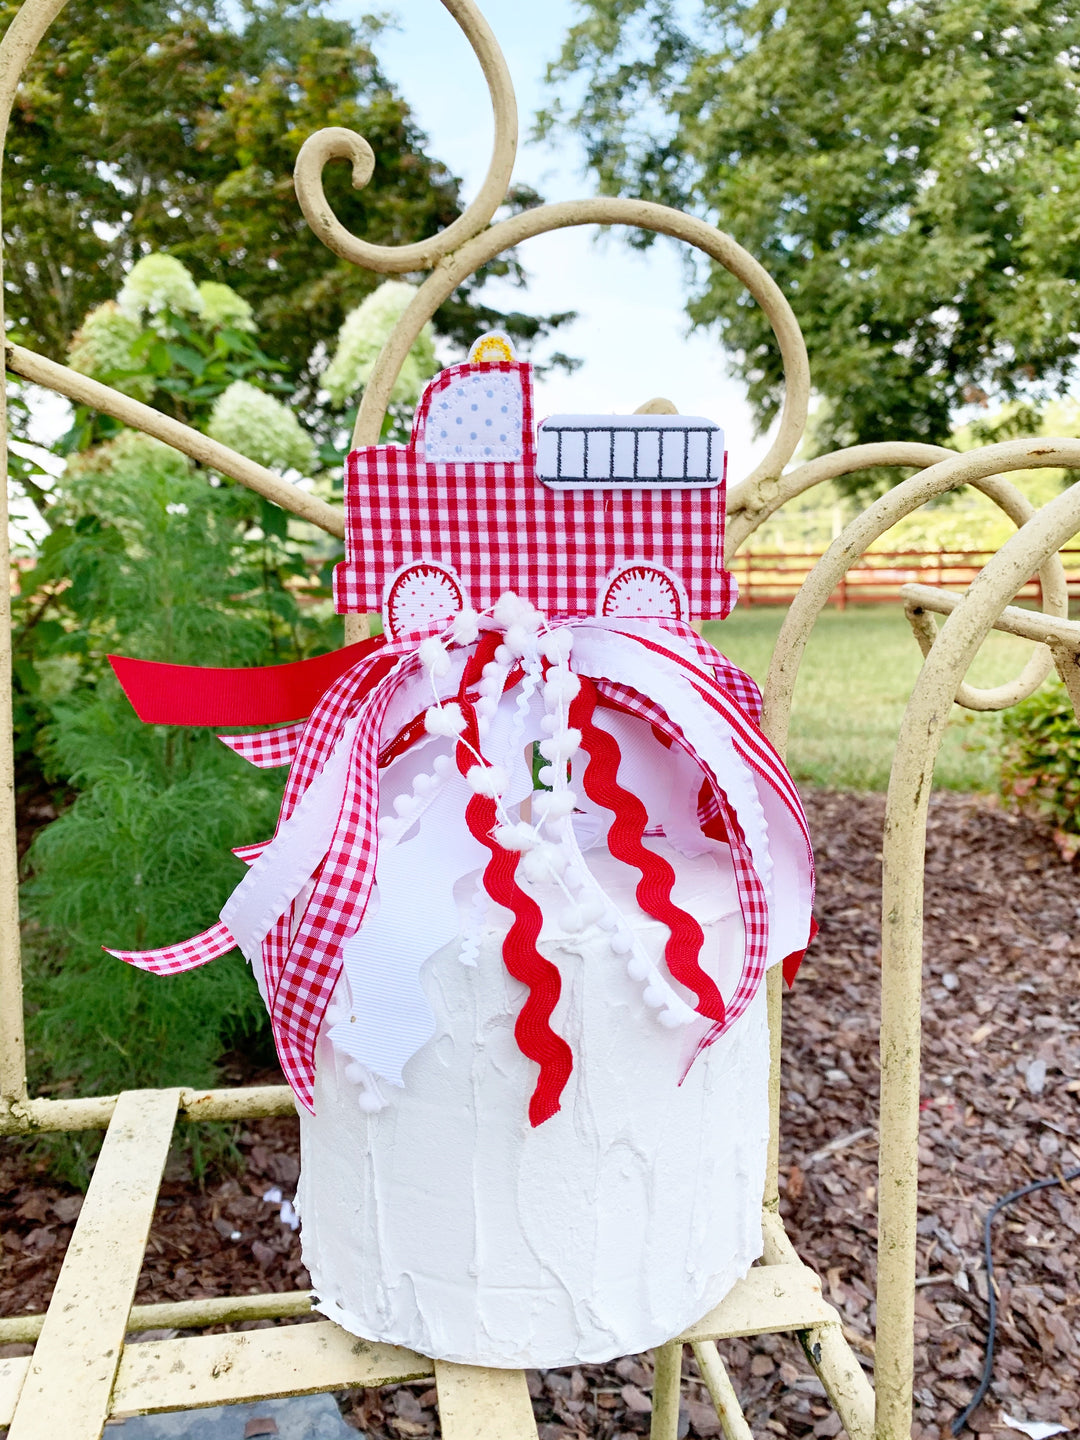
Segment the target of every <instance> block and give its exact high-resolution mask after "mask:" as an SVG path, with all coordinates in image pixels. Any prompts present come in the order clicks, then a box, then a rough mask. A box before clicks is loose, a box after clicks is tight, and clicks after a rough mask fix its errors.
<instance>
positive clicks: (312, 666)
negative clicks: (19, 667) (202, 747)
mask: <svg viewBox="0 0 1080 1440" xmlns="http://www.w3.org/2000/svg"><path fill="white" fill-rule="evenodd" d="M385 643H386V641H385V638H384V637H383V636H382V635H375V636H372V638H371V639H370V640H360V641H359V642H358V643H357V644H355V645H346V646H345V648H344V650H333V651H331V653H330V654H329V655H316V656H315V657H314V659H311V660H298V661H296V663H295V664H292V665H263V666H258V667H255V668H251V669H240V670H230V669H221V668H218V667H216V666H212V665H207V666H203V665H163V664H160V663H159V662H158V661H156V660H132V659H130V658H129V657H128V656H126V655H110V656H109V664H110V665H111V666H112V668H113V670H114V671H115V672H116V678H117V679H118V680H119V681H120V686H121V689H122V690H123V692H124V694H125V695H126V696H127V697H128V699H129V700H130V701H131V703H132V705H133V706H134V708H135V713H136V715H138V717H139V719H140V720H142V721H143V722H144V723H145V724H147V725H284V724H285V723H286V722H287V721H291V720H303V719H305V718H306V717H307V716H308V715H310V714H311V712H312V710H313V709H314V708H315V705H316V703H317V702H318V700H319V698H320V696H322V695H323V694H324V693H325V692H326V690H327V689H328V688H329V686H331V685H332V684H333V683H334V681H335V680H337V679H338V677H339V676H341V675H343V674H344V673H345V671H346V670H351V669H352V667H353V666H354V665H355V664H356V662H357V661H358V660H363V659H364V658H365V656H367V655H370V654H371V653H372V652H373V651H375V650H378V649H380V648H381V647H382V646H383V645H384V644H385Z"/></svg>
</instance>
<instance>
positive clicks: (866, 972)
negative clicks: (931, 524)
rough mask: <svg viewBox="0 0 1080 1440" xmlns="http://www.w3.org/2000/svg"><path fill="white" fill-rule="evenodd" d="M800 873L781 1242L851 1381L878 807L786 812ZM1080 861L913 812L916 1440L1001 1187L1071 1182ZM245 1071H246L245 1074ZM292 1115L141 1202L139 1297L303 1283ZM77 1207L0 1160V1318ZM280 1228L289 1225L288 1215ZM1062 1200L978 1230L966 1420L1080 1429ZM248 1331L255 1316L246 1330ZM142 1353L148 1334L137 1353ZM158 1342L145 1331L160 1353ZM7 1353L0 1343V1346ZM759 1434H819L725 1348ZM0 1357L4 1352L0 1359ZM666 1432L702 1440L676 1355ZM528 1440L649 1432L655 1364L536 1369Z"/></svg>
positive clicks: (766, 1353) (37, 1174)
mask: <svg viewBox="0 0 1080 1440" xmlns="http://www.w3.org/2000/svg"><path fill="white" fill-rule="evenodd" d="M807 801H808V808H809V810H810V815H811V820H812V823H813V828H814V833H815V837H816V845H817V853H818V859H819V866H820V881H819V903H818V917H819V920H820V922H821V934H820V936H819V938H818V940H817V941H816V943H815V945H814V947H813V949H812V951H811V954H810V956H809V957H808V959H807V961H806V963H805V965H804V967H803V970H802V972H801V974H800V977H799V981H798V983H797V985H796V987H795V989H794V990H793V991H792V992H791V993H790V995H788V997H787V999H786V1002H785V1006H786V1020H785V1057H786V1058H785V1075H784V1115H783V1130H782V1139H783V1155H782V1188H783V1207H784V1214H785V1217H786V1220H787V1224H788V1229H789V1233H790V1234H791V1235H792V1237H793V1239H794V1241H795V1243H796V1245H797V1247H798V1249H799V1250H800V1252H801V1253H802V1255H803V1256H804V1257H805V1258H806V1260H807V1261H809V1262H810V1263H811V1264H813V1265H814V1266H815V1267H816V1268H817V1270H818V1271H819V1273H820V1274H821V1276H822V1279H823V1283H824V1285H825V1288H826V1292H827V1294H828V1295H829V1296H830V1298H831V1299H832V1301H833V1303H834V1304H836V1305H837V1306H838V1307H839V1309H840V1311H841V1312H842V1314H843V1316H844V1318H845V1320H846V1322H847V1324H848V1326H849V1327H850V1330H851V1332H852V1333H853V1335H854V1336H855V1337H856V1340H857V1341H858V1337H860V1336H861V1337H864V1338H863V1339H862V1341H861V1342H859V1343H860V1348H861V1350H862V1352H863V1363H864V1364H865V1366H866V1368H867V1370H868V1371H871V1372H872V1369H873V1360H872V1351H873V1347H872V1344H871V1343H870V1341H869V1337H870V1335H871V1334H872V1333H873V1323H874V1301H873V1287H874V1244H875V1218H874V1217H875V1210H874V1204H875V1184H876V1154H875V1137H876V1130H875V1126H876V1093H877V1078H876V1077H877V1016H878V1009H879V1001H878V962H879V958H880V950H879V933H878V924H879V900H878V896H879V884H880V844H881V825H882V816H883V811H884V801H883V798H882V797H880V796H873V795H871V796H866V795H858V796H855V795H841V794H832V793H824V792H817V793H813V792H811V793H810V794H809V795H808V796H807ZM1078 879H1080V867H1078V866H1077V865H1072V866H1067V865H1065V864H1064V863H1063V862H1062V861H1061V859H1060V858H1059V856H1058V854H1057V852H1056V850H1055V848H1054V845H1053V843H1052V841H1051V838H1050V836H1049V833H1048V832H1046V831H1045V830H1043V829H1041V828H1040V827H1038V826H1037V825H1035V824H1034V823H1033V822H1031V821H1029V820H1027V819H1024V818H1019V817H1016V816H1013V815H1010V814H1007V813H1005V812H1003V811H1002V810H1001V809H999V808H997V807H996V806H994V805H993V804H992V803H990V802H989V801H988V800H986V799H981V798H978V797H971V796H957V795H950V794H941V795H938V796H936V797H935V799H934V802H933V806H932V809H931V821H930V832H929V852H928V862H927V897H926V950H925V954H926V960H925V992H924V993H925V1000H924V1025H923V1037H924V1042H923V1125H922V1135H921V1144H920V1160H921V1177H920V1178H921V1192H920V1202H919V1212H920V1218H919V1263H918V1274H919V1286H918V1290H917V1296H916V1313H917V1319H916V1390H917V1408H916V1425H915V1430H914V1434H915V1436H916V1437H917V1440H921V1437H926V1440H938V1437H945V1436H947V1435H948V1422H949V1421H950V1420H951V1419H952V1418H953V1416H954V1415H955V1414H956V1413H957V1412H958V1411H959V1410H960V1409H962V1408H963V1406H964V1405H965V1404H966V1403H967V1401H968V1399H969V1398H970V1396H971V1394H972V1392H973V1391H974V1389H975V1386H976V1384H977V1381H978V1376H979V1373H980V1369H981V1363H982V1347H983V1341H984V1336H985V1333H986V1319H987V1306H986V1296H987V1279H986V1274H985V1269H984V1266H983V1261H982V1251H981V1227H982V1219H983V1216H984V1214H985V1212H986V1210H987V1208H988V1207H989V1206H990V1205H991V1204H992V1203H993V1202H994V1201H995V1200H996V1199H997V1198H999V1197H1000V1196H1001V1195H1003V1194H1004V1193H1005V1192H1006V1191H1010V1190H1012V1189H1015V1188H1018V1187H1020V1186H1022V1185H1025V1184H1027V1183H1029V1182H1030V1181H1032V1180H1037V1179H1043V1178H1046V1177H1048V1176H1054V1175H1059V1174H1061V1173H1063V1172H1064V1171H1067V1170H1068V1169H1070V1168H1071V1167H1074V1166H1076V1165H1078V1164H1080V1159H1078V1156H1080V1136H1078V1127H1077V1113H1076V1112H1077V1104H1078V1096H1080V980H1078V978H1077V977H1078V967H1077V959H1078V958H1080V925H1078V923H1077V922H1078V920H1080V883H1078ZM246 1078H249V1079H251V1078H255V1077H250V1076H249V1077H246ZM296 1128H297V1127H296V1123H295V1121H289V1120H270V1121H264V1122H261V1123H258V1124H252V1125H251V1126H250V1127H248V1128H246V1129H242V1130H239V1131H238V1132H237V1133H236V1134H235V1135H234V1136H233V1137H232V1138H233V1140H234V1142H235V1147H236V1150H235V1161H234V1165H233V1167H232V1168H231V1169H229V1168H228V1167H226V1166H224V1165H222V1166H218V1167H216V1168H212V1169H211V1171H210V1172H209V1174H208V1175H207V1176H206V1177H205V1179H204V1181H203V1183H202V1185H201V1186H199V1185H196V1184H194V1183H193V1182H192V1180H191V1177H190V1173H189V1171H188V1170H187V1168H186V1164H185V1162H183V1161H181V1160H179V1159H178V1160H177V1161H175V1162H173V1163H172V1164H171V1165H170V1169H169V1170H168V1172H167V1174H166V1179H165V1183H164V1184H163V1186H162V1190H161V1199H160V1202H159V1205H158V1210H157V1215H156V1218H155V1222H154V1228H153V1232H152V1235H151V1239H150V1246H149V1249H148V1252H147V1257H146V1264H145V1267H144V1270H143V1273H142V1276H141V1279H140V1282H139V1290H138V1300H139V1301H140V1302H144V1303H145V1302H150V1301H156V1300H168V1299H180V1298H185V1297H193V1296H208V1295H217V1294H227V1293H234V1294H235V1293H254V1292H260V1291H266V1290H294V1289H297V1288H301V1287H303V1286H305V1285H306V1283H307V1277H306V1274H305V1272H304V1270H303V1267H302V1265H301V1262H300V1255H299V1244H298V1239H297V1236H296V1234H295V1233H294V1232H293V1231H292V1230H291V1229H290V1228H289V1227H288V1225H287V1224H286V1223H283V1222H282V1219H281V1214H280V1209H281V1207H280V1204H279V1203H278V1202H277V1201H276V1200H273V1199H271V1200H267V1199H264V1196H266V1195H267V1193H268V1192H269V1193H271V1194H272V1193H273V1192H275V1191H279V1192H280V1193H281V1195H282V1197H283V1198H284V1199H286V1200H287V1199H288V1198H289V1197H290V1196H291V1194H292V1192H293V1187H294V1186H295V1182H296V1177H297V1173H298V1161H297V1134H296ZM79 1203H80V1201H79V1196H78V1195H77V1194H76V1193H75V1192H73V1191H70V1190H65V1189H63V1188H62V1187H59V1186H57V1185H55V1184H50V1183H48V1179H47V1176H46V1175H44V1174H43V1173H42V1171H41V1170H40V1169H39V1168H37V1163H36V1162H34V1161H33V1159H32V1158H31V1157H30V1156H29V1154H28V1152H27V1149H26V1147H25V1145H24V1144H23V1143H22V1142H8V1143H7V1145H6V1146H5V1147H4V1149H3V1151H2V1152H0V1235H2V1236H3V1251H2V1254H0V1313H3V1314H7V1315H12V1314H18V1313H20V1312H31V1311H40V1310H43V1309H44V1308H45V1306H46V1304H47V1302H48V1298H49V1294H50V1291H51V1287H52V1285H53V1282H54V1279H55V1276H56V1273H57V1270H58V1268H59V1264H60V1261H61V1258H62V1256H63V1253H64V1248H65V1246H66V1244H67V1242H68V1239H69V1238H70V1234H71V1228H72V1224H73V1222H74V1219H75V1216H76V1214H77V1212H78V1207H79ZM286 1214H287V1212H286ZM1078 1251H1080V1182H1077V1183H1076V1184H1075V1185H1073V1186H1064V1187H1055V1188H1052V1189H1048V1190H1046V1191H1044V1192H1042V1193H1040V1194H1037V1195H1034V1196H1032V1197H1030V1198H1028V1199H1025V1200H1023V1201H1021V1202H1020V1203H1019V1204H1018V1205H1016V1206H1014V1207H1013V1208H1012V1209H1010V1210H1009V1211H1007V1212H1006V1213H1005V1214H1003V1215H1002V1216H1001V1218H1000V1219H999V1221H998V1222H997V1226H996V1234H995V1267H996V1283H997V1288H998V1294H999V1300H1000V1311H999V1329H998V1355H997V1362H996V1366H995V1377H996V1378H995V1381H994V1385H993V1388H992V1391H991V1395H990V1397H988V1399H987V1401H986V1402H985V1403H984V1404H983V1406H981V1407H980V1409H979V1410H978V1411H977V1412H976V1413H975V1415H974V1416H973V1418H972V1427H973V1430H974V1431H975V1432H976V1433H981V1434H988V1433H990V1432H992V1431H1000V1430H1001V1428H1002V1426H1003V1421H1002V1415H1003V1413H1004V1414H1008V1415H1011V1416H1013V1417H1026V1418H1028V1419H1037V1420H1043V1421H1058V1422H1060V1423H1061V1424H1063V1425H1066V1426H1069V1427H1072V1426H1075V1425H1077V1424H1080V1379H1078V1376H1080V1286H1078V1284H1077V1254H1078ZM264 1323H269V1322H264ZM147 1338H149V1337H147ZM155 1338H157V1337H155ZM26 1348H27V1347H8V1348H7V1352H6V1353H12V1351H13V1350H15V1349H22V1350H25V1349H26ZM721 1350H722V1353H723V1354H724V1357H725V1360H726V1361H727V1364H728V1367H729V1370H730V1372H731V1374H732V1378H733V1381H734V1383H735V1387H736V1389H737V1391H738V1393H739V1395H740V1398H741V1400H742V1402H743V1405H744V1408H745V1411H746V1415H747V1418H748V1420H749V1422H750V1424H751V1426H752V1427H753V1428H754V1429H755V1432H756V1433H759V1434H764V1433H765V1432H766V1431H769V1430H771V1431H773V1432H775V1433H776V1434H777V1435H784V1434H790V1435H793V1436H796V1437H801V1436H806V1435H810V1434H811V1433H812V1434H813V1435H815V1436H821V1437H830V1436H834V1435H836V1434H837V1433H838V1431H839V1424H838V1422H837V1419H836V1417H835V1415H834V1414H833V1413H832V1412H831V1411H830V1410H829V1408H828V1406H827V1405H826V1403H825V1400H824V1396H823V1392H822V1389H821V1386H820V1384H819V1383H818V1381H817V1379H816V1377H814V1375H813V1374H812V1372H811V1371H810V1369H809V1367H808V1365H807V1364H806V1361H805V1360H804V1358H803V1356H802V1354H801V1352H800V1351H799V1349H798V1347H797V1345H796V1344H795V1343H794V1342H793V1341H791V1340H789V1339H786V1338H778V1337H762V1338H759V1339H754V1340H748V1341H731V1342H726V1343H724V1344H723V1345H722V1346H721ZM0 1353H4V1350H3V1348H2V1347H0ZM684 1374H685V1376H686V1384H685V1385H684V1387H683V1393H684V1397H685V1413H684V1416H683V1424H682V1427H681V1432H680V1433H681V1434H684V1435H685V1434H689V1435H691V1436H695V1435H696V1436H711V1435H716V1434H718V1433H719V1426H718V1424H717V1422H716V1418H715V1415H714V1413H713V1411H712V1409H711V1407H710V1406H709V1405H708V1402H707V1396H706V1394H705V1391H704V1389H703V1387H702V1386H701V1384H700V1381H699V1380H698V1379H697V1375H696V1371H695V1369H694V1365H693V1361H692V1360H691V1358H690V1356H689V1351H688V1352H687V1359H686V1361H685V1362H684ZM529 1378H530V1388H531V1390H532V1393H533V1396H534V1402H535V1407H536V1412H537V1417H538V1420H539V1421H540V1436H541V1440H573V1437H579V1436H589V1437H602V1440H617V1437H626V1440H629V1437H631V1436H636V1435H640V1434H642V1433H646V1432H647V1430H648V1425H649V1398H648V1391H649V1386H650V1383H651V1371H650V1359H649V1357H648V1356H647V1355H646V1356H637V1357H629V1358H626V1359H623V1360H620V1361H618V1362H616V1363H614V1364H612V1365H610V1366H606V1367H599V1366H583V1367H581V1368H579V1369H575V1370H569V1371H549V1372H546V1373H541V1372H536V1373H533V1374H532V1375H530V1377H529ZM341 1404H342V1408H343V1413H344V1414H345V1415H346V1417H347V1418H348V1419H349V1421H350V1423H352V1424H354V1425H355V1426H356V1427H357V1428H359V1429H361V1430H363V1431H365V1432H366V1433H367V1434H368V1435H369V1436H370V1437H371V1440H401V1437H409V1436H427V1435H437V1434H438V1420H437V1416H436V1413H435V1408H434V1406H435V1392H434V1390H433V1389H432V1388H431V1387H430V1385H428V1384H427V1383H417V1384H412V1385H404V1386H395V1387H389V1388H387V1389H385V1390H382V1391H372V1392H367V1393H362V1392H354V1393H351V1394H349V1395H346V1396H343V1397H341Z"/></svg>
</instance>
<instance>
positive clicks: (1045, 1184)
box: [949, 1166, 1080, 1435]
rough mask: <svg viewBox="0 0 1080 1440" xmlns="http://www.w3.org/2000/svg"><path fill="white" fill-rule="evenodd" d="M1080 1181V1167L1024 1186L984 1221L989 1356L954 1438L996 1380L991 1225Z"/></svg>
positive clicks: (957, 1421) (954, 1424) (958, 1419)
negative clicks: (1019, 1204) (1042, 1194)
mask: <svg viewBox="0 0 1080 1440" xmlns="http://www.w3.org/2000/svg"><path fill="white" fill-rule="evenodd" d="M1076 1179H1080V1166H1078V1167H1077V1168H1076V1169H1075V1170H1070V1171H1068V1173H1067V1174H1065V1175H1054V1176H1052V1177H1051V1178H1050V1179H1048V1180H1036V1181H1035V1182H1034V1183H1033V1184H1031V1185H1025V1186H1024V1187H1023V1189H1022V1190H1014V1191H1013V1192H1012V1194H1011V1195H1005V1196H1004V1197H1003V1198H1002V1199H1000V1200H999V1201H998V1202H997V1204H996V1205H995V1206H994V1207H993V1209H991V1210H988V1211H987V1214H986V1220H985V1221H984V1222H983V1253H984V1255H985V1257H986V1309H987V1321H986V1357H985V1359H984V1360H983V1372H982V1379H981V1380H980V1381H979V1388H978V1389H977V1390H976V1391H975V1394H974V1395H973V1396H972V1398H971V1401H970V1403H969V1404H968V1407H967V1409H966V1410H964V1411H963V1412H962V1413H961V1414H959V1415H958V1416H957V1417H956V1419H955V1420H954V1421H953V1422H952V1425H951V1426H950V1427H949V1428H950V1429H951V1430H952V1433H953V1434H954V1435H959V1434H960V1431H961V1430H962V1429H963V1428H964V1426H965V1425H966V1424H967V1422H968V1417H969V1416H970V1415H971V1414H972V1413H973V1412H974V1411H975V1410H976V1409H977V1408H978V1407H979V1405H981V1404H982V1401H983V1397H984V1396H985V1395H986V1392H987V1390H989V1389H990V1381H991V1380H992V1379H993V1377H994V1342H995V1340H996V1338H997V1295H996V1293H995V1291H994V1256H993V1251H992V1249H991V1245H990V1240H991V1226H992V1225H993V1223H994V1220H995V1219H996V1217H997V1216H998V1215H999V1214H1000V1213H1001V1211H1002V1210H1006V1209H1008V1207H1009V1206H1010V1205H1014V1204H1015V1203H1016V1201H1017V1200H1023V1198H1024V1196H1025V1195H1034V1194H1035V1192H1036V1190H1049V1189H1050V1187H1051V1186H1052V1185H1066V1184H1068V1182H1069V1181H1070V1180H1076Z"/></svg>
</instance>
